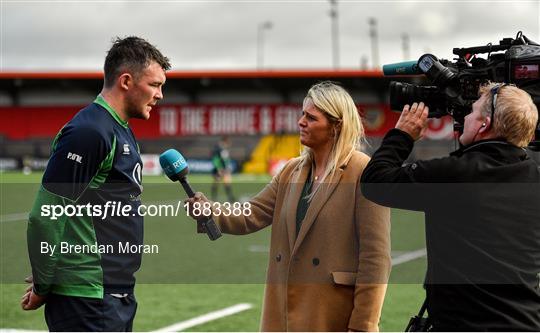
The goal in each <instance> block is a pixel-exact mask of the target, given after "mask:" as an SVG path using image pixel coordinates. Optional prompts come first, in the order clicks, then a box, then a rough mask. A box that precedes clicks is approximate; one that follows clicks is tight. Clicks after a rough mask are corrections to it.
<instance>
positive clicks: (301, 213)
mask: <svg viewBox="0 0 540 333" xmlns="http://www.w3.org/2000/svg"><path fill="white" fill-rule="evenodd" d="M312 186H313V181H312V180H311V169H309V174H308V176H307V179H306V182H305V183H304V187H303V188H302V195H301V196H300V200H298V207H297V208H296V237H298V233H299V232H300V228H301V227H302V221H304V218H305V217H306V213H307V210H308V208H309V200H308V196H309V194H310V193H311V188H312Z"/></svg>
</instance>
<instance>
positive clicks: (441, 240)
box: [361, 129, 540, 331]
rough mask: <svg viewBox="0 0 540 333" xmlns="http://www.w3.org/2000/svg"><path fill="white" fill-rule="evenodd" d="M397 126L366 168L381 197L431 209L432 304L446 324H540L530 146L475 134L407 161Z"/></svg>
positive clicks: (537, 181)
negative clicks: (440, 154)
mask: <svg viewBox="0 0 540 333" xmlns="http://www.w3.org/2000/svg"><path fill="white" fill-rule="evenodd" d="M413 145H414V141H413V140H412V138H411V137H410V136H409V135H407V134H406V133H404V132H402V131H400V130H397V129H394V130H391V131H390V132H389V133H388V134H387V135H386V136H385V138H384V139H383V142H382V144H381V147H380V148H379V149H378V150H377V151H376V152H375V154H374V155H373V158H372V159H371V161H370V162H369V164H368V165H367V167H366V169H365V170H364V173H363V175H362V179H361V184H362V192H363V193H364V195H365V196H366V197H367V198H368V199H370V200H372V201H374V202H377V203H379V204H381V205H384V206H390V207H396V208H402V209H410V210H419V211H424V212H425V221H426V243H427V244H426V246H427V254H428V258H427V259H428V270H427V275H426V290H427V301H428V312H429V315H430V317H431V318H432V320H433V322H434V326H435V329H441V330H468V331H478V330H503V331H516V330H532V331H539V330H540V219H539V218H540V205H539V203H540V170H539V168H538V166H537V165H536V163H535V162H534V161H532V160H531V159H529V158H528V157H527V154H526V152H525V150H524V149H522V148H519V147H516V146H513V145H511V144H509V143H507V142H505V141H502V140H486V141H479V142H475V143H473V144H471V145H469V146H467V147H464V148H462V149H460V150H458V151H456V152H454V153H452V154H451V155H450V156H449V157H445V158H440V159H433V160H427V161H417V162H414V163H411V164H408V165H403V162H404V161H405V160H406V159H407V158H408V156H409V154H410V152H411V150H412V148H413Z"/></svg>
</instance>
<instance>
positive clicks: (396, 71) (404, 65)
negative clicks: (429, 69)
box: [382, 60, 423, 76]
mask: <svg viewBox="0 0 540 333" xmlns="http://www.w3.org/2000/svg"><path fill="white" fill-rule="evenodd" d="M382 70H383V74H384V75H386V76H394V75H417V74H423V72H422V71H421V70H420V68H418V62H417V61H415V60H412V61H403V62H398V63H395V64H388V65H383V67H382Z"/></svg>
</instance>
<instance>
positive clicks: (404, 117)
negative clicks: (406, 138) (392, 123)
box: [396, 102, 429, 141]
mask: <svg viewBox="0 0 540 333" xmlns="http://www.w3.org/2000/svg"><path fill="white" fill-rule="evenodd" d="M428 112H429V108H428V107H427V106H426V105H425V104H424V103H423V102H420V104H418V103H413V105H412V106H410V107H409V105H408V104H407V105H405V106H404V107H403V112H401V116H400V117H399V120H398V122H397V124H396V128H397V129H399V130H401V131H403V132H405V133H407V134H409V135H410V136H411V137H412V138H413V140H414V141H416V140H418V139H420V138H422V137H423V136H424V133H425V132H426V129H427V116H428Z"/></svg>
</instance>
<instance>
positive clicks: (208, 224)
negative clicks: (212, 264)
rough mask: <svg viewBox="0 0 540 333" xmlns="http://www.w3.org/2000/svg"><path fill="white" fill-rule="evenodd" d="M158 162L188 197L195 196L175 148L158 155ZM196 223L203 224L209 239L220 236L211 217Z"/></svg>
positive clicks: (183, 163) (181, 157) (185, 163)
mask: <svg viewBox="0 0 540 333" xmlns="http://www.w3.org/2000/svg"><path fill="white" fill-rule="evenodd" d="M159 164H160V165H161V168H162V169H163V171H165V174H166V175H167V177H169V179H170V180H172V181H173V182H177V181H179V182H180V184H181V185H182V187H183V188H184V191H185V192H186V194H187V195H188V197H190V198H193V196H195V192H194V191H193V189H192V188H191V185H189V183H188V181H187V175H188V173H189V169H188V165H187V162H186V160H185V159H184V157H183V156H182V154H180V153H179V152H178V151H177V150H176V149H169V150H167V151H166V152H164V153H163V154H161V155H160V156H159ZM198 223H201V224H202V225H203V227H204V230H205V231H206V234H207V235H208V238H210V240H216V239H218V238H219V237H221V230H219V228H218V226H217V225H216V222H214V220H213V219H212V217H208V218H206V220H204V221H198Z"/></svg>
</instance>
